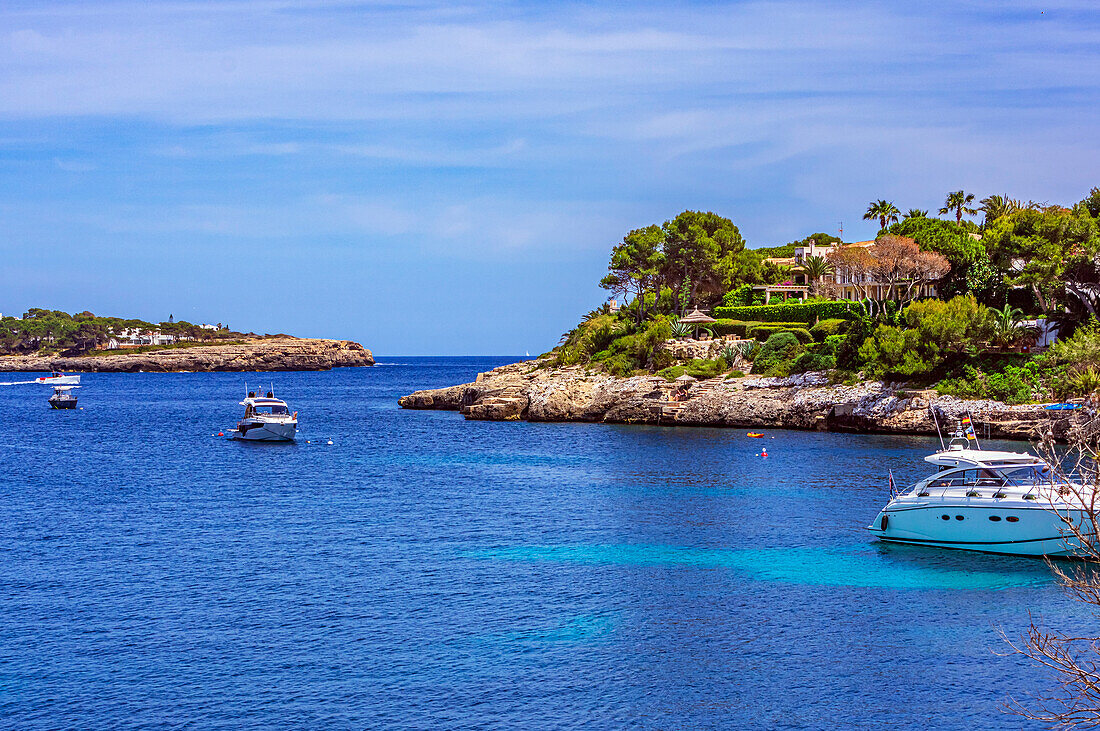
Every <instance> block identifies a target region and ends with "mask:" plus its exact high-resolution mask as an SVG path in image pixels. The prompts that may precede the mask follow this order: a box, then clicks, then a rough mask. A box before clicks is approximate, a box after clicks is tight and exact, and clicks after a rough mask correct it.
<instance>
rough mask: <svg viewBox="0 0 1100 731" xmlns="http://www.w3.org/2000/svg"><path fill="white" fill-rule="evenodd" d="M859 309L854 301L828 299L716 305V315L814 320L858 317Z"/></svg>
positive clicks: (737, 318) (751, 318) (788, 320)
mask: <svg viewBox="0 0 1100 731" xmlns="http://www.w3.org/2000/svg"><path fill="white" fill-rule="evenodd" d="M859 310H860V306H859V305H858V304H856V303H854V302H844V301H826V302H806V303H804V304H803V303H798V304H778V305H754V306H750V307H715V308H714V313H715V314H714V316H715V317H718V318H729V319H732V320H759V321H761V322H814V321H816V320H825V319H832V318H841V319H850V318H853V317H856V316H857V315H858V313H859Z"/></svg>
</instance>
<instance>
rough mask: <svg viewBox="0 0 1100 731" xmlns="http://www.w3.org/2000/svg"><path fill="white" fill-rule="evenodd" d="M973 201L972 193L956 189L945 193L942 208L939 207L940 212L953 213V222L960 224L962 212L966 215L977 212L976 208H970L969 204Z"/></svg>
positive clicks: (972, 214)
mask: <svg viewBox="0 0 1100 731" xmlns="http://www.w3.org/2000/svg"><path fill="white" fill-rule="evenodd" d="M973 202H974V194H973V193H965V192H963V191H961V190H956V191H954V192H952V193H948V194H947V198H946V199H945V200H944V202H943V208H941V209H940V213H941V214H943V213H951V212H952V211H954V213H955V223H958V224H961V223H962V222H963V214H964V213H965V214H966V215H968V216H974V215H976V214H977V213H978V210H977V209H976V208H970V207H969V206H970V204H971V203H973Z"/></svg>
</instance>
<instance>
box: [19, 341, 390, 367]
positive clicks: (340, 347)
mask: <svg viewBox="0 0 1100 731" xmlns="http://www.w3.org/2000/svg"><path fill="white" fill-rule="evenodd" d="M371 365H374V356H373V355H372V354H371V352H370V351H369V350H367V349H366V348H364V347H363V346H362V345H360V344H359V343H355V342H352V341H350V340H323V339H315V338H291V337H279V338H258V339H253V340H247V341H245V342H243V343H231V344H224V345H196V346H194V347H187V348H170V349H167V350H154V351H151V352H147V353H118V354H110V355H88V356H75V357H65V356H33V355H32V356H24V355H8V356H2V357H0V371H3V372H46V371H65V372H70V371H71V372H74V373H95V372H100V373H136V372H157V373H169V372H183V371H195V372H198V371H327V370H330V369H332V368H347V367H358V366H371Z"/></svg>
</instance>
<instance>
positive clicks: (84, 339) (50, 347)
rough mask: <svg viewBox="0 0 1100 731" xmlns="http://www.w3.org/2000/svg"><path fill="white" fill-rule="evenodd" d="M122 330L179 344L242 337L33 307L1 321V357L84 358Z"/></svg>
mask: <svg viewBox="0 0 1100 731" xmlns="http://www.w3.org/2000/svg"><path fill="white" fill-rule="evenodd" d="M123 331H129V332H139V333H153V332H159V333H160V334H162V335H166V336H168V337H170V338H172V339H173V340H174V341H176V344H177V345H180V344H185V343H189V342H203V341H210V340H215V339H217V340H232V339H235V338H239V337H241V336H242V335H241V333H235V332H231V331H229V330H228V329H221V330H209V329H205V328H202V327H200V326H199V325H193V324H191V323H189V322H183V321H181V322H162V323H160V324H153V323H150V322H145V321H144V320H134V319H124V318H120V317H97V316H96V315H93V314H92V313H91V312H87V311H85V312H80V313H77V314H75V315H70V314H69V313H67V312H62V311H60V310H43V309H39V308H32V309H30V310H28V311H27V312H26V313H24V314H23V318H22V319H19V318H16V317H4V318H3V319H0V354H2V355H13V354H30V353H42V354H53V353H60V354H63V355H85V354H88V353H91V352H93V351H95V350H96V349H97V348H100V347H101V346H103V345H106V344H107V343H108V342H109V341H110V340H111V338H112V337H116V336H118V335H119V334H120V333H122V332H123ZM161 347H164V346H161ZM146 349H148V348H146Z"/></svg>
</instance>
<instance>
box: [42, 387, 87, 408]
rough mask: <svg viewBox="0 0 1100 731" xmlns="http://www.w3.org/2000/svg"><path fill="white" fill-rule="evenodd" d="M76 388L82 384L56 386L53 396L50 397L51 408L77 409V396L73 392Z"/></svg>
mask: <svg viewBox="0 0 1100 731" xmlns="http://www.w3.org/2000/svg"><path fill="white" fill-rule="evenodd" d="M74 388H80V386H54V389H53V396H50V398H49V402H50V408H51V409H75V408H76V396H73V395H72V393H71V391H72V390H73V389H74Z"/></svg>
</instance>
